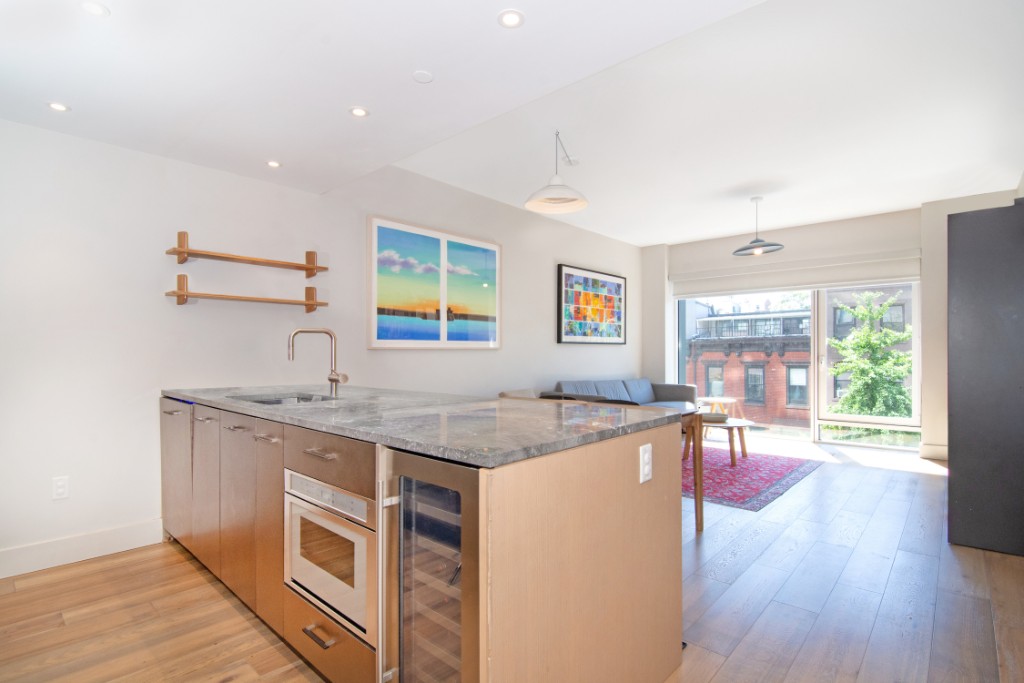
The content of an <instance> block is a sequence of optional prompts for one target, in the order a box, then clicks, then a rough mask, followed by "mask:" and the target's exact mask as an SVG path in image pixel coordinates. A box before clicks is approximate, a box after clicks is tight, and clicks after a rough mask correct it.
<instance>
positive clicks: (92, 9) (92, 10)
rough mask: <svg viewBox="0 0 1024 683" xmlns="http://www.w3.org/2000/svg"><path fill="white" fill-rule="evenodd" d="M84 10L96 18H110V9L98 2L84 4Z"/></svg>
mask: <svg viewBox="0 0 1024 683" xmlns="http://www.w3.org/2000/svg"><path fill="white" fill-rule="evenodd" d="M82 9H83V10H85V11H86V12H88V13H89V14H91V15H93V16H94V17H109V16H110V8H109V7H107V6H106V5H103V4H101V3H98V2H91V1H90V2H83V3H82Z"/></svg>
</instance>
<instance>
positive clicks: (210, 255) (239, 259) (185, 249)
mask: <svg viewBox="0 0 1024 683" xmlns="http://www.w3.org/2000/svg"><path fill="white" fill-rule="evenodd" d="M166 253H168V254H171V255H172V256H177V257H178V263H185V262H186V261H188V260H189V259H190V258H204V259H213V260H215V261H233V262H235V263H248V264H249V265H253V266H270V267H271V268H287V269H290V270H303V271H305V272H306V277H307V278H310V277H313V276H314V275H316V274H317V273H322V272H323V271H325V270H327V266H318V265H317V263H316V252H315V251H307V252H306V262H305V263H297V262H293V261H275V260H273V259H265V258H257V257H254V256H236V255H235V254H222V253H220V252H216V251H203V250H202V249H192V248H190V247H189V246H188V232H186V231H184V230H182V231H181V232H179V233H178V246H176V247H171V248H170V249H168V250H167V252H166Z"/></svg>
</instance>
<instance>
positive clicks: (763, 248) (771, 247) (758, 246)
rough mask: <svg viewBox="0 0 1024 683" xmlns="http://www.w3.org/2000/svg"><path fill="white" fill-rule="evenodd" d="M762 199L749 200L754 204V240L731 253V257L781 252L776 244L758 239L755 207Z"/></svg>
mask: <svg viewBox="0 0 1024 683" xmlns="http://www.w3.org/2000/svg"><path fill="white" fill-rule="evenodd" d="M762 199H764V197H751V198H750V201H751V202H753V203H754V239H752V240H750V243H749V244H747V245H745V246H742V247H740V248H739V249H737V250H736V251H734V252H732V255H733V256H760V255H761V254H770V253H772V252H773V251H782V249H784V247H783V246H782V245H781V244H779V243H778V242H766V241H764V240H763V239H761V238H760V237H758V215H757V205H758V204H760V203H761V200H762Z"/></svg>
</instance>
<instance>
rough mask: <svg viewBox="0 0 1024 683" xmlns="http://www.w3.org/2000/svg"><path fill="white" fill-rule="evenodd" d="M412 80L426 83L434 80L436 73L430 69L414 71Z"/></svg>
mask: <svg viewBox="0 0 1024 683" xmlns="http://www.w3.org/2000/svg"><path fill="white" fill-rule="evenodd" d="M412 80H414V81H416V82H417V83H423V84H424V85H425V84H427V83H430V82H431V81H433V80H434V74H432V73H430V72H429V71H423V70H422V69H421V70H419V71H413V72H412Z"/></svg>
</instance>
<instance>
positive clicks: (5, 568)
mask: <svg viewBox="0 0 1024 683" xmlns="http://www.w3.org/2000/svg"><path fill="white" fill-rule="evenodd" d="M163 534H164V529H163V520H162V519H160V518H159V517H158V518H157V519H150V520H146V521H144V522H137V523H135V524H129V525H128V526H122V527H118V528H116V529H101V530H100V531H94V532H91V533H88V534H81V535H79V536H68V537H67V538H56V539H53V540H51V541H42V542H40V543H32V544H31V545H23V546H18V547H16V548H0V579H3V578H7V577H8V576H17V575H19V574H26V573H28V572H34V571H38V570H40V569H49V568H50V567H57V566H60V565H62V564H70V563H72V562H80V561H82V560H88V559H91V558H93V557H100V556H102V555H110V554H111V553H119V552H122V551H124V550H132V549H133V548H141V547H142V546H144V545H152V544H154V543H159V542H161V541H162V540H163Z"/></svg>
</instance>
